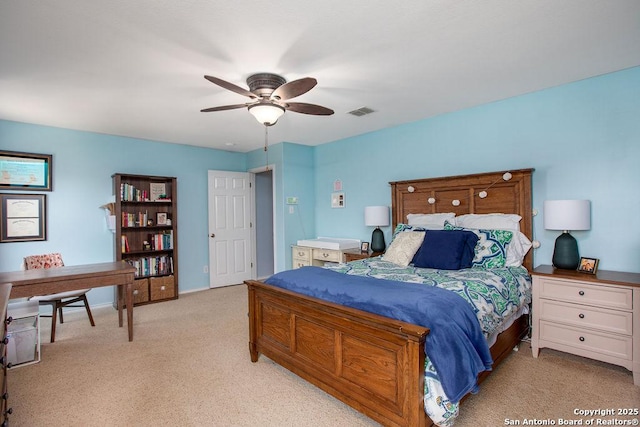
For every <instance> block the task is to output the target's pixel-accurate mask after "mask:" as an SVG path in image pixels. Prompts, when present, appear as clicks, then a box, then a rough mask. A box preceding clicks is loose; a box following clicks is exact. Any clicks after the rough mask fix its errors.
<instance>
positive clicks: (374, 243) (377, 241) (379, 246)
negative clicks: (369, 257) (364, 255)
mask: <svg viewBox="0 0 640 427" xmlns="http://www.w3.org/2000/svg"><path fill="white" fill-rule="evenodd" d="M386 247H387V244H386V243H385V242H384V233H383V232H382V230H380V227H376V229H375V230H373V233H372V234H371V250H372V251H373V252H384V250H385V249H386Z"/></svg>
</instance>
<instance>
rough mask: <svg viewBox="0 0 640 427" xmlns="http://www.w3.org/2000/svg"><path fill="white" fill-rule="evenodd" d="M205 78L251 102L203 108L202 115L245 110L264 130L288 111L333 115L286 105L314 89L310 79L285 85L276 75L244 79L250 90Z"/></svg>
mask: <svg viewBox="0 0 640 427" xmlns="http://www.w3.org/2000/svg"><path fill="white" fill-rule="evenodd" d="M204 78H205V79H207V80H209V81H210V82H211V83H214V84H217V85H218V86H220V87H223V88H225V89H227V90H230V91H232V92H235V93H238V94H240V95H244V96H247V97H249V98H251V101H249V102H246V103H244V104H234V105H223V106H220V107H211V108H205V109H203V110H200V111H201V112H203V113H208V112H211V111H224V110H234V109H236V108H244V107H247V108H248V109H249V112H250V113H251V114H252V115H253V116H254V117H255V118H256V119H257V120H258V122H260V123H261V124H264V125H265V126H272V125H274V124H275V123H276V122H277V121H278V119H279V118H280V117H281V116H282V115H283V114H284V112H285V111H287V110H289V111H293V112H295V113H302V114H311V115H314V116H330V115H332V114H333V110H331V109H330V108H326V107H323V106H320V105H315V104H307V103H304V102H289V100H290V99H292V98H295V97H297V96H300V95H302V94H305V93H307V92H308V91H310V90H311V89H313V87H314V86H315V85H316V84H317V83H318V81H317V80H316V79H314V78H312V77H304V78H302V79H298V80H293V81H291V82H287V81H286V80H285V79H284V78H283V77H281V76H279V75H277V74H271V73H259V74H253V75H251V76H249V77H248V78H247V85H248V86H249V90H247V89H244V88H242V87H240V86H237V85H235V84H233V83H229V82H227V81H225V80H222V79H219V78H217V77H212V76H204Z"/></svg>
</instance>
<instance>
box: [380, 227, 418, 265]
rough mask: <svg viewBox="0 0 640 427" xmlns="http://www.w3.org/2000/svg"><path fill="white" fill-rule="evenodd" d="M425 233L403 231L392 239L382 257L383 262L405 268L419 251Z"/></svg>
mask: <svg viewBox="0 0 640 427" xmlns="http://www.w3.org/2000/svg"><path fill="white" fill-rule="evenodd" d="M424 235H425V233H424V232H422V231H403V232H402V233H398V234H397V235H396V237H395V238H394V239H393V241H392V242H391V244H390V245H389V248H388V249H387V251H386V252H385V253H384V255H383V256H382V259H383V260H384V261H389V262H392V263H394V264H398V265H401V266H403V267H406V266H408V265H409V263H410V262H411V260H412V259H413V256H414V255H415V254H416V252H418V249H420V245H422V241H423V240H424Z"/></svg>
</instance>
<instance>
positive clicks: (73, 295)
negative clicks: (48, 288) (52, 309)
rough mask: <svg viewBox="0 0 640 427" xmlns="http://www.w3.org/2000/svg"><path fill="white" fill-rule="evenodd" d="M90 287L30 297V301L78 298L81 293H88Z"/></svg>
mask: <svg viewBox="0 0 640 427" xmlns="http://www.w3.org/2000/svg"><path fill="white" fill-rule="evenodd" d="M89 291H90V289H80V290H77V291H68V292H59V293H57V294H50V295H38V296H35V297H31V298H29V301H55V300H59V299H67V298H76V297H79V296H80V295H83V294H86V293H87V292H89Z"/></svg>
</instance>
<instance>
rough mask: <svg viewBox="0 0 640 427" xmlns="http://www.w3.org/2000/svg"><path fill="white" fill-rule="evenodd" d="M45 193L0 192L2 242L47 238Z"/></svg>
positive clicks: (0, 236)
mask: <svg viewBox="0 0 640 427" xmlns="http://www.w3.org/2000/svg"><path fill="white" fill-rule="evenodd" d="M46 212H47V207H46V196H45V195H44V194H0V216H1V217H2V219H1V224H0V243H9V242H28V241H34V240H47V230H46V225H47V221H46V218H47V217H46Z"/></svg>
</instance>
